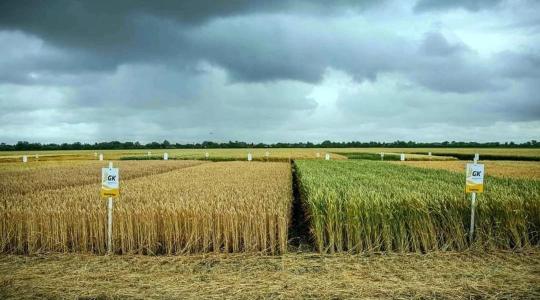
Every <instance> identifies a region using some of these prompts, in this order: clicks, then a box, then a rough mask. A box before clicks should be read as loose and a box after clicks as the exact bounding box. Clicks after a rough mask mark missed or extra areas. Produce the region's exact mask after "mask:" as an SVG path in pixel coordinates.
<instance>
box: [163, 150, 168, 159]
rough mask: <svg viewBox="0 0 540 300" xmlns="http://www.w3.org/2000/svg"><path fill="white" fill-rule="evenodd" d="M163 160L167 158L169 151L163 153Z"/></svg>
mask: <svg viewBox="0 0 540 300" xmlns="http://www.w3.org/2000/svg"><path fill="white" fill-rule="evenodd" d="M163 160H169V153H167V152H165V153H163Z"/></svg>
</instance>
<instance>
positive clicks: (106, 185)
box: [100, 162, 120, 255]
mask: <svg viewBox="0 0 540 300" xmlns="http://www.w3.org/2000/svg"><path fill="white" fill-rule="evenodd" d="M119 182H120V172H119V170H118V168H113V163H112V162H109V167H108V168H102V169H101V192H100V194H101V197H102V198H106V197H108V202H107V254H109V255H110V254H113V239H112V222H113V197H118V196H119V195H120V185H119Z"/></svg>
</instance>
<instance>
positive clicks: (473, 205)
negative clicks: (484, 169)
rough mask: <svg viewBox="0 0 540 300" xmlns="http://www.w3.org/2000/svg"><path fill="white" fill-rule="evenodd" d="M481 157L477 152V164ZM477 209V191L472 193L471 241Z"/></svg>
mask: <svg viewBox="0 0 540 300" xmlns="http://www.w3.org/2000/svg"><path fill="white" fill-rule="evenodd" d="M479 158H480V155H478V153H476V154H475V155H474V160H473V162H474V163H475V164H476V163H478V159H479ZM475 210H476V192H472V193H471V227H470V229H469V238H470V240H471V241H472V239H473V237H474V214H475Z"/></svg>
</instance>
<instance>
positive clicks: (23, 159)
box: [22, 155, 28, 163]
mask: <svg viewBox="0 0 540 300" xmlns="http://www.w3.org/2000/svg"><path fill="white" fill-rule="evenodd" d="M27 161H28V157H26V155H23V157H22V162H23V163H25V162H27Z"/></svg>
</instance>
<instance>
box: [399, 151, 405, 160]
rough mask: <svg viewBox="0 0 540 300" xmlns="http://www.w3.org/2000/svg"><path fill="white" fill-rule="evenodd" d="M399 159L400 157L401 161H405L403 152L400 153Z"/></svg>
mask: <svg viewBox="0 0 540 300" xmlns="http://www.w3.org/2000/svg"><path fill="white" fill-rule="evenodd" d="M400 159H401V161H405V154H404V153H401V157H400Z"/></svg>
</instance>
